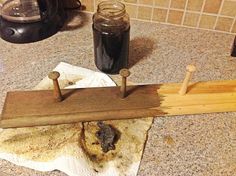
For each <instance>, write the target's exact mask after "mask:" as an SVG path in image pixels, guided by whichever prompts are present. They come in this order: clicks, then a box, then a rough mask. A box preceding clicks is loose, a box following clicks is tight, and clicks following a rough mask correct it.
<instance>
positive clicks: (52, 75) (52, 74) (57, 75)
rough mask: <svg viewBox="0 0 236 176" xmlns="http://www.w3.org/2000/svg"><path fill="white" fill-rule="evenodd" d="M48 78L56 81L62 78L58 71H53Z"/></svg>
mask: <svg viewBox="0 0 236 176" xmlns="http://www.w3.org/2000/svg"><path fill="white" fill-rule="evenodd" d="M48 77H49V78H50V79H52V80H55V79H58V78H59V77H60V73H59V72H57V71H52V72H51V73H49V75H48Z"/></svg>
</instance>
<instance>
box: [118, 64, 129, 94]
mask: <svg viewBox="0 0 236 176" xmlns="http://www.w3.org/2000/svg"><path fill="white" fill-rule="evenodd" d="M120 75H121V76H122V83H121V87H120V92H121V98H125V97H126V96H127V93H126V84H127V77H128V76H129V75H130V71H129V70H128V69H126V68H124V69H121V70H120Z"/></svg>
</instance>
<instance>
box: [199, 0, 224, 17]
mask: <svg viewBox="0 0 236 176" xmlns="http://www.w3.org/2000/svg"><path fill="white" fill-rule="evenodd" d="M221 2H222V0H206V4H205V7H204V10H203V11H204V12H206V13H215V14H217V13H218V12H219V9H220V5H221Z"/></svg>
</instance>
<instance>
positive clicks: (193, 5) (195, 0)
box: [187, 0, 203, 12]
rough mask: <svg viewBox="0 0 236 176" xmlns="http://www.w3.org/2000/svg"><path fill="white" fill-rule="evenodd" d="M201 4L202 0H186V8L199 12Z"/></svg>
mask: <svg viewBox="0 0 236 176" xmlns="http://www.w3.org/2000/svg"><path fill="white" fill-rule="evenodd" d="M202 6H203V0H188V5H187V10H192V11H198V12H200V11H201V9H202Z"/></svg>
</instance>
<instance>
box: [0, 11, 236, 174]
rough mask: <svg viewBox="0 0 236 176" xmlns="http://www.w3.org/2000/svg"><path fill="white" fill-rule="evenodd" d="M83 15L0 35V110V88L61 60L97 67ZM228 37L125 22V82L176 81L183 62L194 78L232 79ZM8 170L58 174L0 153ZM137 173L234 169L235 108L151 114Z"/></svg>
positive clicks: (234, 63) (24, 81)
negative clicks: (30, 35) (55, 27)
mask: <svg viewBox="0 0 236 176" xmlns="http://www.w3.org/2000/svg"><path fill="white" fill-rule="evenodd" d="M90 19H91V16H90V15H89V14H83V13H80V14H79V13H74V15H73V18H71V20H73V22H71V23H70V24H69V27H68V26H67V27H65V28H64V30H62V31H61V32H59V33H57V34H56V35H54V36H53V37H50V38H48V39H46V40H43V41H40V42H37V43H32V44H22V45H16V44H10V43H7V42H5V41H3V40H0V83H1V84H0V100H1V101H0V110H1V109H2V106H3V102H4V98H5V95H6V92H7V91H10V90H26V89H31V88H33V87H34V86H35V85H36V84H37V83H39V81H41V80H42V79H43V78H44V77H45V76H46V75H47V74H48V72H50V71H51V70H52V69H53V68H54V67H55V66H56V65H57V64H58V63H59V62H60V61H64V62H68V63H70V64H74V65H77V66H81V67H85V68H89V69H92V70H96V71H97V69H96V67H95V65H94V58H93V40H92V30H91V20H90ZM233 39H234V36H233V35H229V34H223V33H215V32H209V31H204V30H197V29H187V28H182V27H175V26H169V25H162V24H152V23H148V22H138V21H132V22H131V42H130V71H131V72H132V75H131V76H130V79H129V80H130V81H132V82H137V83H164V82H181V81H182V79H183V77H184V75H185V67H186V65H187V64H191V63H194V64H195V65H196V66H197V68H198V71H197V72H196V74H195V76H194V78H193V81H205V80H219V79H235V78H236V71H235V69H236V58H232V57H230V49H231V45H232V43H233ZM1 172H4V173H6V174H7V175H21V176H26V175H34V176H44V175H47V176H49V175H50V176H61V175H64V174H63V173H61V172H58V171H54V172H49V173H42V172H36V171H32V170H30V169H26V168H22V167H17V166H14V165H13V164H10V163H8V162H6V161H4V160H0V173H1ZM139 175H140V176H141V175H142V176H143V175H145V176H150V175H161V176H167V175H171V176H173V175H184V176H185V175H186V176H188V175H194V176H202V175H204V176H206V175H214V176H218V175H219V176H222V175H223V176H226V175H229V176H233V175H236V113H218V114H208V115H194V116H178V117H160V118H155V120H154V123H153V125H152V128H151V129H150V131H149V137H148V141H147V144H146V148H145V151H144V155H143V159H142V162H141V167H140V170H139Z"/></svg>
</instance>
